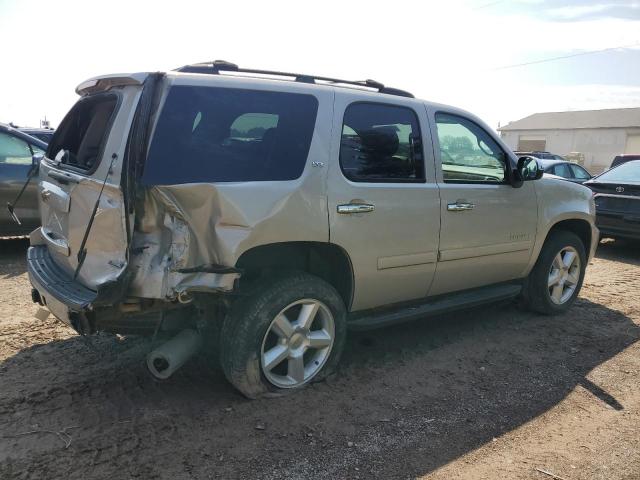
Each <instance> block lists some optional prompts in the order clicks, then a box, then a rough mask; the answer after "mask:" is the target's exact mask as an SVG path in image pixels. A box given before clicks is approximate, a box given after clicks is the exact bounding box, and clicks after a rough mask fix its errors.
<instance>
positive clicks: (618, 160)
mask: <svg viewBox="0 0 640 480" xmlns="http://www.w3.org/2000/svg"><path fill="white" fill-rule="evenodd" d="M631 160H640V155H631V154H628V153H627V154H625V155H616V157H615V158H614V159H613V161H612V162H611V167H609V168H614V167H617V166H618V165H622V164H623V163H626V162H630V161H631Z"/></svg>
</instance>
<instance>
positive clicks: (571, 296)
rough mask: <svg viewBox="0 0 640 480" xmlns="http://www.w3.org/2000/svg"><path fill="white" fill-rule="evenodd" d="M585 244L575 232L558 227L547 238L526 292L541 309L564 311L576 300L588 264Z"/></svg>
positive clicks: (531, 304) (550, 312)
mask: <svg viewBox="0 0 640 480" xmlns="http://www.w3.org/2000/svg"><path fill="white" fill-rule="evenodd" d="M586 262H587V258H586V254H585V248H584V245H583V244H582V241H581V240H580V238H579V237H578V236H577V235H575V234H574V233H571V232H567V231H558V232H554V233H552V234H551V235H550V237H549V238H548V239H547V241H546V242H545V244H544V246H543V247H542V250H541V251H540V255H539V256H538V261H537V262H536V264H535V266H534V267H533V270H532V271H531V273H530V274H529V278H528V279H527V284H526V285H525V288H524V292H523V296H524V300H525V304H526V306H527V307H528V308H529V309H531V310H534V311H536V312H539V313H544V314H547V315H553V314H558V313H563V312H565V311H566V310H568V309H569V307H570V306H571V305H572V304H573V302H575V300H576V298H577V296H578V293H579V292H580V288H581V287H582V281H583V280H584V273H585V268H586Z"/></svg>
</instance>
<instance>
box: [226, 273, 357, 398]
mask: <svg viewBox="0 0 640 480" xmlns="http://www.w3.org/2000/svg"><path fill="white" fill-rule="evenodd" d="M253 292H254V293H252V294H251V295H249V296H247V297H242V298H241V299H239V300H238V302H236V305H234V307H233V308H232V309H231V312H230V313H229V315H228V316H227V318H226V320H225V322H224V325H223V327H222V333H221V342H220V353H221V364H222V368H223V370H224V373H225V375H226V377H227V379H228V380H229V381H230V382H231V383H232V384H233V385H234V386H235V387H236V388H237V389H238V390H240V391H241V392H242V393H243V394H244V395H246V396H247V397H249V398H258V397H261V396H268V395H278V394H284V393H288V392H291V391H295V390H297V389H300V388H303V387H304V386H305V385H307V384H309V383H310V382H313V381H317V380H321V379H322V378H324V377H326V375H327V374H329V373H330V372H331V371H332V370H333V369H334V368H335V366H336V365H337V363H338V361H339V359H340V354H341V353H342V349H343V347H344V342H345V339H346V312H345V307H344V304H343V302H342V299H341V297H340V295H339V294H338V292H336V290H335V289H334V288H333V287H332V286H331V285H329V284H328V283H326V282H324V281H323V280H321V279H320V278H317V277H315V276H313V275H309V274H306V273H295V274H292V275H290V276H287V277H285V278H283V279H281V280H278V281H275V282H273V281H269V282H264V283H262V285H260V286H257V288H254V289H253Z"/></svg>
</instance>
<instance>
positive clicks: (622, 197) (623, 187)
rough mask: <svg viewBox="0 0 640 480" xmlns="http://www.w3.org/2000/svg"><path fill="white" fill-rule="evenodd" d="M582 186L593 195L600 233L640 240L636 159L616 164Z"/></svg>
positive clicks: (639, 186) (639, 182) (639, 185)
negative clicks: (587, 188)
mask: <svg viewBox="0 0 640 480" xmlns="http://www.w3.org/2000/svg"><path fill="white" fill-rule="evenodd" d="M585 185H586V186H588V187H589V188H590V189H591V190H593V192H594V194H595V195H594V200H595V203H596V225H597V226H598V228H599V229H600V233H601V234H602V235H603V236H605V237H612V238H617V237H622V238H631V239H637V240H640V160H631V161H629V162H626V163H623V164H621V165H618V166H617V167H615V168H612V169H611V170H607V171H606V172H604V173H603V174H601V175H598V176H597V177H595V178H594V179H593V180H589V181H588V182H586V183H585Z"/></svg>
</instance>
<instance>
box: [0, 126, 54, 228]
mask: <svg viewBox="0 0 640 480" xmlns="http://www.w3.org/2000/svg"><path fill="white" fill-rule="evenodd" d="M46 149H47V144H46V143H45V142H43V141H42V140H39V139H37V138H34V137H32V136H30V135H27V134H26V133H23V132H21V131H20V130H17V129H15V128H13V127H10V126H9V125H5V124H2V123H0V236H2V237H5V236H12V235H26V234H28V233H30V232H31V231H32V230H34V229H35V228H37V227H38V226H39V225H40V215H39V214H38V198H37V186H36V182H33V183H30V184H29V185H28V186H27V188H26V190H25V191H24V193H23V195H22V198H21V199H20V201H19V202H18V203H17V205H16V208H15V214H16V216H17V217H18V218H19V219H20V222H21V223H22V224H21V225H18V224H17V223H16V222H15V221H14V220H13V219H12V218H11V215H9V212H8V210H7V203H10V202H13V201H14V200H15V198H16V196H17V195H18V193H19V192H20V189H21V188H22V186H23V185H24V183H25V182H26V181H27V175H28V173H29V171H30V170H31V167H32V165H33V160H32V158H33V156H34V155H42V154H44V152H45V150H46Z"/></svg>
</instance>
